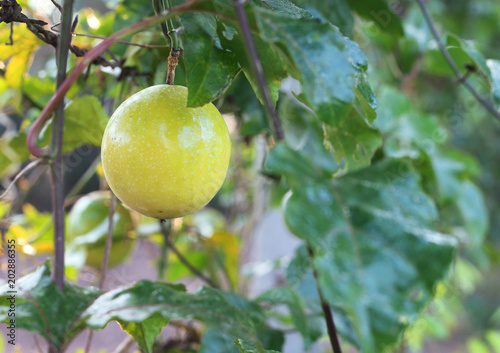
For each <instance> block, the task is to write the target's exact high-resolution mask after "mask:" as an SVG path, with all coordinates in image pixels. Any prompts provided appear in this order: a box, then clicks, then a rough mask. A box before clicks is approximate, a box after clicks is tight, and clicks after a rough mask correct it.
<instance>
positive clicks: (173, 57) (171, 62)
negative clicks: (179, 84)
mask: <svg viewBox="0 0 500 353" xmlns="http://www.w3.org/2000/svg"><path fill="white" fill-rule="evenodd" d="M181 52H182V51H181V50H180V49H175V48H172V49H170V55H169V56H168V70H167V85H173V84H174V80H175V68H176V67H177V65H178V64H179V55H181Z"/></svg>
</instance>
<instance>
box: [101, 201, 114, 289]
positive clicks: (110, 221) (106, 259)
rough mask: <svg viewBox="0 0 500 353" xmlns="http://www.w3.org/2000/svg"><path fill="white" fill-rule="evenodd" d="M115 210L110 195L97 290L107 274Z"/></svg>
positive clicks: (102, 284)
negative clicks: (106, 232)
mask: <svg viewBox="0 0 500 353" xmlns="http://www.w3.org/2000/svg"><path fill="white" fill-rule="evenodd" d="M115 208H116V196H115V194H113V193H111V200H110V205H109V217H108V234H107V235H106V245H105V247H104V258H103V259H102V268H101V279H100V280H99V289H102V288H103V286H104V280H105V279H106V272H108V262H109V254H110V253H111V243H112V241H113V228H114V222H113V219H114V216H115Z"/></svg>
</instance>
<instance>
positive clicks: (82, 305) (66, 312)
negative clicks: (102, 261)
mask: <svg viewBox="0 0 500 353" xmlns="http://www.w3.org/2000/svg"><path fill="white" fill-rule="evenodd" d="M9 290H11V289H10V288H9V287H8V285H7V284H6V285H3V286H2V287H0V299H1V304H0V305H1V306H0V321H2V322H8V320H9V319H10V317H9V316H8V312H9V304H10V302H9V301H8V298H9V296H10V293H9ZM15 290H16V291H17V293H15V296H16V327H17V328H19V329H24V330H28V331H31V332H36V333H38V334H40V335H41V336H43V337H45V338H46V339H47V340H48V342H49V344H51V345H53V346H54V347H55V348H56V349H57V350H59V349H60V348H61V347H63V346H64V345H65V344H66V343H67V342H69V340H70V339H71V338H73V337H74V336H75V335H76V334H77V333H78V332H80V331H81V330H82V329H83V328H84V326H83V325H82V324H81V323H80V322H78V317H79V315H80V314H81V312H82V311H83V310H85V309H86V308H87V307H88V306H89V305H90V303H92V301H93V300H94V299H95V298H96V297H97V296H98V295H99V294H100V291H99V290H97V289H95V288H92V287H78V286H76V285H74V284H71V283H68V282H67V283H66V284H65V286H64V291H63V292H61V291H60V290H59V289H58V288H57V287H56V285H55V284H54V282H52V279H51V278H50V269H49V266H48V265H47V264H46V265H45V266H42V267H39V268H38V269H37V270H36V271H35V272H32V273H31V274H29V275H27V276H24V277H22V278H21V279H19V281H17V283H16V286H15Z"/></svg>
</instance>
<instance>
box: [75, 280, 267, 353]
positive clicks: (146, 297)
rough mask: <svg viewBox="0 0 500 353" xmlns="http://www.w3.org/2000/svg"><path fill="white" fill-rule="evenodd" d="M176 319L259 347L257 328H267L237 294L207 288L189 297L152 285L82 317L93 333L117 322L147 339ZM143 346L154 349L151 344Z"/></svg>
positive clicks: (121, 293)
mask: <svg viewBox="0 0 500 353" xmlns="http://www.w3.org/2000/svg"><path fill="white" fill-rule="evenodd" d="M160 317H161V318H163V319H160ZM152 318H154V320H153V319H152ZM173 318H175V319H181V318H182V319H196V320H199V321H202V322H203V323H205V324H206V325H207V326H209V327H213V328H216V329H218V330H221V331H223V332H224V333H226V334H228V335H230V336H232V337H233V339H234V338H242V339H246V340H250V341H252V342H256V344H257V345H260V343H259V342H258V339H257V328H258V327H261V326H263V325H264V316H263V313H262V312H261V310H260V308H259V307H258V306H256V305H255V304H252V303H251V302H248V301H247V300H245V299H244V298H242V297H239V296H237V295H236V294H231V293H225V292H222V291H219V290H216V289H212V288H207V287H202V288H200V289H199V290H197V291H195V292H193V293H186V292H185V288H184V287H183V286H182V285H172V284H167V283H154V282H150V281H141V282H139V283H137V284H135V285H132V286H129V287H127V288H120V289H116V290H113V291H110V292H108V293H105V294H103V295H102V296H100V297H99V298H98V299H96V300H95V301H94V303H93V304H92V305H91V306H90V307H89V308H87V310H86V311H85V312H84V313H83V314H82V315H81V320H82V321H84V322H85V323H86V324H87V325H88V326H89V327H91V328H93V329H100V328H104V327H105V326H106V325H107V324H108V322H109V321H111V320H116V321H118V322H119V323H120V324H121V325H122V326H125V327H126V328H129V327H133V329H134V332H136V333H137V334H139V330H141V331H142V333H140V334H141V335H144V336H146V335H151V332H158V329H159V328H161V327H163V324H164V322H166V320H168V319H173ZM145 323H147V325H146V324H145ZM132 324H134V325H135V326H131V325H132ZM160 325H161V327H160ZM134 337H136V335H134ZM150 337H152V335H151V336H150ZM143 342H145V343H148V347H149V349H151V346H150V343H151V340H146V339H144V340H143Z"/></svg>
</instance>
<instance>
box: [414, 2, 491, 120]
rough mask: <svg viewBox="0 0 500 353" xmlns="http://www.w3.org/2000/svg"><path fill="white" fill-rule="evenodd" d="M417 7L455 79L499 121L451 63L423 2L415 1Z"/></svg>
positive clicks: (484, 99)
mask: <svg viewBox="0 0 500 353" xmlns="http://www.w3.org/2000/svg"><path fill="white" fill-rule="evenodd" d="M417 4H418V6H420V10H422V13H423V15H424V18H425V21H426V22H427V25H428V26H429V28H430V30H431V32H432V35H433V36H434V39H435V40H436V42H437V45H438V47H439V50H440V51H441V54H443V56H444V58H445V60H446V62H447V63H448V65H449V66H450V68H451V69H452V70H453V72H454V73H455V75H456V76H457V78H458V79H459V82H461V83H462V84H463V85H464V86H465V87H466V88H467V89H468V90H469V92H471V93H472V95H473V96H474V97H475V98H476V99H477V101H478V102H479V103H481V104H482V105H483V107H485V108H486V109H487V110H488V111H489V112H490V113H491V114H493V115H494V116H495V117H496V118H497V119H499V120H500V111H498V110H497V109H496V108H495V106H494V105H493V104H492V103H491V102H490V101H488V100H487V99H486V98H484V97H483V96H482V95H481V94H479V92H478V91H476V89H475V88H474V87H473V86H472V85H471V83H470V82H469V80H467V79H466V78H465V77H463V76H462V73H461V72H460V70H459V69H458V67H457V65H456V64H455V62H454V61H453V59H452V58H451V56H450V53H448V50H446V48H445V46H444V44H443V42H442V41H441V38H440V36H439V33H438V31H437V29H436V26H435V25H434V22H433V21H432V18H431V15H430V14H429V11H428V10H427V7H426V6H425V4H424V1H423V0H417Z"/></svg>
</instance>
